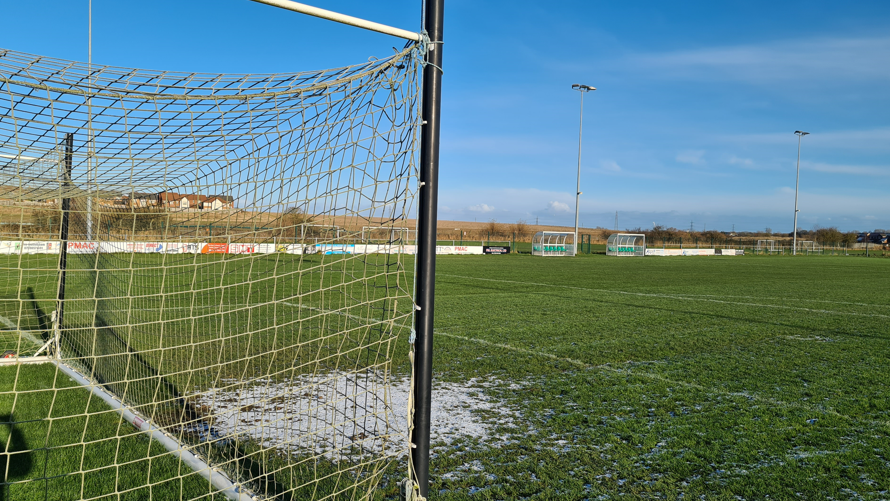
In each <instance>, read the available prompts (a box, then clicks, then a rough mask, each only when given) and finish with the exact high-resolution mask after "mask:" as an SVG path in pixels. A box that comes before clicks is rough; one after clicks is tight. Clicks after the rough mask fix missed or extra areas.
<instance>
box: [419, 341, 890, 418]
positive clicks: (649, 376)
mask: <svg viewBox="0 0 890 501" xmlns="http://www.w3.org/2000/svg"><path fill="white" fill-rule="evenodd" d="M435 334H438V335H441V336H445V337H450V338H453V339H460V340H462V341H469V342H472V343H477V344H483V345H486V346H492V347H495V348H503V349H505V350H510V351H514V352H517V353H524V354H526V355H532V356H537V357H542V358H547V359H549V360H553V361H558V362H566V363H569V364H572V365H574V366H576V367H580V368H582V369H586V370H593V371H596V370H601V371H605V372H611V373H614V374H623V375H625V376H639V377H642V378H646V379H652V380H655V381H658V382H661V383H667V384H672V385H675V386H684V387H687V388H691V389H694V390H699V391H702V392H704V393H706V394H709V395H722V396H728V397H733V398H745V399H750V400H756V401H758V402H760V403H763V404H768V405H772V406H776V407H784V408H786V409H801V410H805V411H809V412H813V413H816V414H828V415H831V416H835V417H838V418H841V419H845V420H847V421H851V422H859V423H866V424H869V425H872V426H879V427H885V428H890V421H878V420H874V419H865V418H857V417H853V416H848V415H846V414H842V413H840V412H837V411H835V410H833V409H819V408H816V407H812V406H809V405H805V404H801V403H796V402H786V401H784V400H776V399H774V398H770V397H764V396H761V395H757V394H754V393H749V392H740V391H724V390H720V389H717V388H711V387H708V386H704V385H700V384H698V383H691V382H689V381H678V380H675V379H670V378H666V377H664V376H662V375H660V374H654V373H651V372H645V371H634V370H628V369H620V368H617V367H614V366H612V365H611V364H601V365H593V364H589V363H587V362H584V361H581V360H578V359H574V358H568V357H560V356H557V355H554V354H552V353H547V352H543V351H537V350H530V349H527V348H521V347H518V346H513V345H509V344H505V343H497V342H493V341H486V340H484V339H478V338H472V337H468V336H461V335H459V334H449V333H447V332H442V331H435Z"/></svg>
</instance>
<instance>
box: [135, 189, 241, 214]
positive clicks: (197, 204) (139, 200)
mask: <svg viewBox="0 0 890 501" xmlns="http://www.w3.org/2000/svg"><path fill="white" fill-rule="evenodd" d="M123 202H124V204H125V205H126V206H127V207H131V208H145V207H163V208H166V209H168V210H202V211H210V210H222V209H232V208H234V207H235V199H234V198H233V197H232V196H231V195H194V194H188V193H173V192H171V191H162V192H160V193H139V192H133V193H132V194H130V195H129V196H127V195H125V196H124V197H123Z"/></svg>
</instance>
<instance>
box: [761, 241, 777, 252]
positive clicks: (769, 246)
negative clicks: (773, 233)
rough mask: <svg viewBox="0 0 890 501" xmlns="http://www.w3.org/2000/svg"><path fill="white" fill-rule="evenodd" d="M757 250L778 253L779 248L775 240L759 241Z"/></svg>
mask: <svg viewBox="0 0 890 501" xmlns="http://www.w3.org/2000/svg"><path fill="white" fill-rule="evenodd" d="M756 250H759V251H764V252H777V251H778V250H779V249H778V246H777V245H776V241H775V240H758V241H757V248H756Z"/></svg>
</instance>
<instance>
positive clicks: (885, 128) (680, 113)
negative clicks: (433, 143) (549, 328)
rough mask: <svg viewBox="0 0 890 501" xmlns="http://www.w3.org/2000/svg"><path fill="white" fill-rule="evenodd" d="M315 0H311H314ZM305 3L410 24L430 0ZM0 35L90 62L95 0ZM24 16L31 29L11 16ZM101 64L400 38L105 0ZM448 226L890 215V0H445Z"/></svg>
mask: <svg viewBox="0 0 890 501" xmlns="http://www.w3.org/2000/svg"><path fill="white" fill-rule="evenodd" d="M304 1H307V0H304ZM308 3H311V4H312V5H316V6H319V7H323V8H328V9H332V10H337V11H340V12H344V13H348V14H351V15H355V16H358V17H363V18H367V19H370V20H373V21H377V22H381V23H384V24H390V25H393V26H398V27H401V28H405V29H412V30H413V29H417V28H418V26H419V23H420V15H421V13H420V5H421V2H420V1H419V0H411V1H406V0H383V1H373V2H368V1H333V0H308ZM3 13H4V19H5V20H6V21H7V22H5V23H4V29H3V30H2V31H0V47H5V48H10V49H14V50H19V51H25V52H31V53H36V54H42V55H48V56H53V57H60V58H65V59H75V60H83V61H85V60H86V58H87V1H86V0H77V1H71V0H68V1H64V2H63V1H57V0H47V1H44V2H13V1H11V0H4V2H3ZM14 19H19V20H21V22H9V21H10V20H14ZM93 20H94V27H93V61H94V63H96V64H111V65H118V66H131V67H139V68H149V69H168V70H182V71H206V72H245V73H246V72H254V73H267V72H279V71H297V70H307V69H317V68H326V67H334V66H342V65H346V64H351V63H356V62H360V61H364V60H366V59H367V58H368V57H369V56H383V55H388V54H390V53H391V51H392V47H394V46H398V47H401V46H402V45H403V42H401V41H400V40H397V39H394V38H391V37H388V36H385V35H380V34H375V33H369V32H365V31H362V30H359V29H356V28H352V27H347V26H340V25H336V24H334V23H331V22H328V21H324V20H319V19H313V18H309V17H305V16H301V15H299V14H295V13H292V12H286V11H281V10H277V9H274V8H272V7H268V6H264V5H260V4H255V3H253V2H249V1H247V0H220V1H217V2H212V3H211V2H182V1H169V0H156V1H154V2H151V3H149V4H145V3H141V4H140V3H136V2H120V1H111V0H94V2H93ZM444 58H445V61H444V68H445V75H444V79H443V89H444V91H443V120H444V122H443V128H442V150H441V173H440V180H441V185H440V209H439V214H440V218H441V219H456V220H470V221H472V220H474V219H476V220H479V221H487V220H490V219H497V220H498V221H501V222H513V221H516V220H518V219H525V220H527V221H529V222H534V221H536V220H538V221H540V222H541V223H548V224H564V225H572V224H573V221H574V191H575V175H576V169H577V155H578V111H579V99H580V98H579V95H578V93H577V92H575V91H572V90H571V84H572V83H584V84H589V85H593V86H595V87H597V88H598V90H597V91H595V92H593V93H589V94H587V95H586V96H585V100H584V138H583V151H582V161H581V167H582V170H581V186H582V188H581V190H582V191H583V192H584V194H583V195H582V196H581V224H582V226H585V227H593V226H604V227H609V228H611V227H612V226H613V225H614V221H615V212H616V211H618V212H619V227H620V228H633V227H637V226H642V227H647V226H651V225H652V224H653V223H658V224H663V225H668V226H676V227H679V228H689V226H690V223H692V224H693V225H694V227H695V229H696V230H701V229H703V228H705V227H707V228H708V229H723V230H729V229H731V228H732V227H733V225H735V228H736V230H760V229H763V228H766V227H770V228H772V229H773V230H774V231H781V232H790V231H791V229H792V228H791V226H792V220H793V207H794V176H795V162H796V158H797V157H796V155H797V138H796V136H794V134H793V131H794V130H797V129H802V130H807V131H809V132H811V135H810V136H807V137H805V138H804V140H803V148H802V158H801V188H800V209H801V212H800V218H799V223H798V226H800V227H802V228H805V229H809V228H812V227H813V226H814V225H817V224H818V225H821V226H838V227H840V228H841V229H842V230H866V229H869V230H870V229H874V228H887V227H890V90H888V89H890V85H888V84H890V2H886V1H858V2H821V1H809V2H745V3H729V2H704V1H702V2H670V3H669V2H655V1H652V2H604V1H603V2H592V1H589V0H588V1H583V2H580V1H579V2H574V1H561V2H531V1H479V0H475V1H470V0H448V1H447V2H446V18H445V53H444Z"/></svg>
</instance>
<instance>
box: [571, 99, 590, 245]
mask: <svg viewBox="0 0 890 501" xmlns="http://www.w3.org/2000/svg"><path fill="white" fill-rule="evenodd" d="M572 89H574V90H577V91H578V92H580V93H581V119H580V121H579V122H578V185H577V189H576V190H575V237H574V238H575V239H574V240H573V245H574V246H575V247H576V248H577V247H578V211H579V203H580V202H581V138H582V137H583V136H582V130H583V128H584V93H586V92H588V91H591V90H596V87H591V86H589V85H582V84H572Z"/></svg>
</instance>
